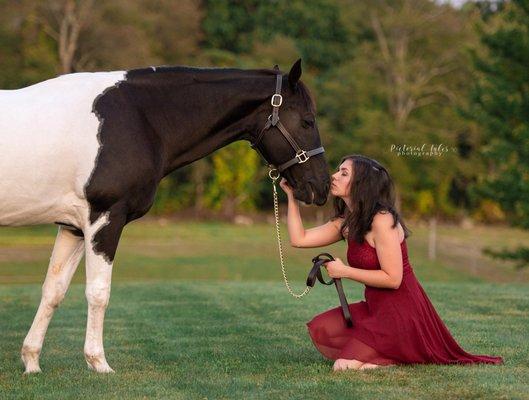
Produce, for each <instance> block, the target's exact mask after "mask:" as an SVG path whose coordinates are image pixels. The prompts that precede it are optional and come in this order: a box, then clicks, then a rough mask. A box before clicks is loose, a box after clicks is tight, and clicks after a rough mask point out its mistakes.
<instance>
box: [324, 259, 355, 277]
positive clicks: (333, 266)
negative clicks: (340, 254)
mask: <svg viewBox="0 0 529 400" xmlns="http://www.w3.org/2000/svg"><path fill="white" fill-rule="evenodd" d="M323 265H324V266H325V268H326V269H327V274H329V276H330V277H331V278H346V277H347V272H348V268H349V267H348V266H347V265H345V264H344V263H343V262H342V260H340V259H339V258H336V259H335V260H334V261H328V262H326V263H325V264H323Z"/></svg>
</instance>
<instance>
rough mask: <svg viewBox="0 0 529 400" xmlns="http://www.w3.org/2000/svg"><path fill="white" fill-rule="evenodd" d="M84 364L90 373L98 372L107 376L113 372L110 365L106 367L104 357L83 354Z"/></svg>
mask: <svg viewBox="0 0 529 400" xmlns="http://www.w3.org/2000/svg"><path fill="white" fill-rule="evenodd" d="M85 360H86V364H87V365H88V368H89V369H91V370H92V371H95V372H99V373H102V374H108V373H112V372H114V370H113V369H112V368H110V365H108V363H107V360H106V359H105V356H104V355H95V356H92V355H88V354H85Z"/></svg>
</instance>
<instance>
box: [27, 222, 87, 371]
mask: <svg viewBox="0 0 529 400" xmlns="http://www.w3.org/2000/svg"><path fill="white" fill-rule="evenodd" d="M83 253H84V245H83V238H82V237H80V236H77V235H75V234H74V233H72V232H71V231H69V230H68V229H65V228H63V227H59V231H58V233H57V238H56V239H55V245H54V247H53V252H52V255H51V258H50V264H49V267H48V273H47V274H46V279H45V280H44V285H43V286H42V298H41V300H40V305H39V308H38V310H37V314H36V315H35V318H34V320H33V324H32V325H31V328H30V329H29V332H28V334H27V335H26V338H25V339H24V344H23V346H22V351H21V354H20V355H21V357H22V361H23V362H24V366H25V373H26V374H29V373H32V372H40V367H39V355H40V351H41V349H42V344H43V342H44V336H45V335H46V330H47V329H48V325H49V323H50V320H51V318H52V316H53V312H54V311H55V309H56V308H57V307H58V306H59V304H60V303H61V301H62V299H63V298H64V295H65V294H66V290H67V289H68V286H69V285H70V281H71V279H72V276H73V274H74V273H75V270H76V269H77V266H78V265H79V261H81V258H82V257H83Z"/></svg>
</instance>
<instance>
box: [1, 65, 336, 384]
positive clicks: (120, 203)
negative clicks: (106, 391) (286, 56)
mask: <svg viewBox="0 0 529 400" xmlns="http://www.w3.org/2000/svg"><path fill="white" fill-rule="evenodd" d="M300 77H301V60H298V61H296V62H295V63H294V64H293V65H292V67H291V68H290V70H289V72H288V74H283V73H281V72H280V71H279V69H278V68H277V66H276V68H274V69H237V68H198V67H189V66H159V67H156V66H153V67H148V68H138V69H131V70H126V71H107V72H79V73H72V74H65V75H61V76H58V77H56V78H53V79H49V80H46V81H42V82H40V83H37V84H34V85H32V86H28V87H24V88H21V89H17V90H1V91H0V109H1V110H2V115H1V116H0V149H1V151H2V157H0V177H1V179H0V226H27V225H35V224H57V225H58V232H57V236H56V239H55V244H54V247H53V251H52V254H51V257H50V262H49V266H48V270H47V273H46V277H45V280H44V284H43V286H42V297H41V300H40V304H39V307H38V309H37V312H36V315H35V318H34V320H33V323H32V325H31V327H30V329H29V331H28V333H27V336H26V337H25V339H24V342H23V345H22V349H21V359H22V361H23V363H24V367H25V372H24V373H28V374H29V373H34V372H40V371H41V369H40V366H39V356H40V352H41V349H42V345H43V342H44V336H45V334H46V330H47V328H48V324H49V322H50V320H51V318H52V316H53V313H54V310H55V309H56V308H57V307H58V306H59V304H60V303H61V301H62V300H63V298H64V296H65V293H66V291H67V289H68V286H69V284H70V281H71V278H72V276H73V274H74V272H75V270H76V268H77V266H78V264H79V262H80V260H81V258H82V256H83V255H85V262H86V289H85V295H86V299H87V303H88V316H87V327H86V338H85V344H84V356H85V360H86V363H87V365H88V367H89V369H91V370H94V371H96V372H100V373H106V372H113V369H112V368H111V367H110V366H109V365H108V363H107V361H106V356H105V352H104V347H103V323H104V316H105V311H106V308H107V305H108V302H109V298H110V286H111V274H112V268H113V260H114V256H115V253H116V250H117V246H118V242H119V239H120V236H121V233H122V230H123V228H124V226H125V225H126V224H127V223H128V222H130V221H133V220H135V219H138V218H140V217H142V216H143V215H145V214H146V213H147V212H148V211H149V209H150V208H151V206H152V204H153V201H154V198H155V193H156V189H157V187H158V184H159V183H160V181H161V179H162V178H163V177H165V176H167V175H168V174H170V173H171V172H172V171H174V170H176V169H178V168H181V167H183V166H185V165H187V164H190V163H192V162H193V161H195V160H198V159H201V158H203V157H205V156H207V155H209V154H211V153H213V152H214V151H216V150H218V149H220V148H222V147H224V146H227V145H228V144H230V143H232V142H234V141H238V140H246V141H248V142H250V144H251V145H252V147H253V148H254V149H255V150H257V151H258V152H259V153H260V154H261V156H262V157H264V159H265V161H266V162H268V163H269V165H270V166H283V168H279V169H278V171H276V173H278V174H280V175H281V176H283V177H284V178H285V179H286V180H287V181H288V183H289V184H290V185H291V186H292V187H293V189H294V196H295V198H296V199H298V200H300V201H303V202H305V203H306V204H316V205H317V206H321V205H324V204H325V202H326V200H327V196H328V190H329V183H330V177H329V171H328V168H327V162H326V160H325V157H324V154H323V151H324V150H323V147H321V141H320V135H319V131H318V127H317V124H316V120H315V113H316V110H315V103H314V100H313V97H312V96H311V93H310V92H309V90H308V88H307V87H306V86H305V84H304V83H303V82H302V81H301V80H300ZM281 88H284V91H283V92H282V93H281ZM274 89H275V91H274ZM283 103H284V105H283V107H282V109H281V113H279V106H281V104H283ZM271 110H272V111H273V112H272V114H270V111H271ZM279 117H281V120H282V121H283V122H284V123H281V121H279ZM285 132H286V134H285ZM292 141H293V142H292ZM296 146H297V147H296ZM293 147H294V148H293ZM308 149H313V150H312V154H309V153H310V150H308ZM317 149H319V150H317ZM300 150H301V152H300ZM305 150H308V151H305ZM294 151H296V153H295V154H293V153H294ZM287 164H288V165H287Z"/></svg>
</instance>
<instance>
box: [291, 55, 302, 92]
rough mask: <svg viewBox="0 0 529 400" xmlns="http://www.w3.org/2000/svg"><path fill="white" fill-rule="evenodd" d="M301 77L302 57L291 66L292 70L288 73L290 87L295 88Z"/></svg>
mask: <svg viewBox="0 0 529 400" xmlns="http://www.w3.org/2000/svg"><path fill="white" fill-rule="evenodd" d="M300 77H301V58H300V59H298V61H296V62H295V63H294V65H293V66H292V68H290V72H289V73H288V83H289V84H290V87H291V88H292V89H294V88H295V87H296V85H297V83H298V81H299V78H300Z"/></svg>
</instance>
